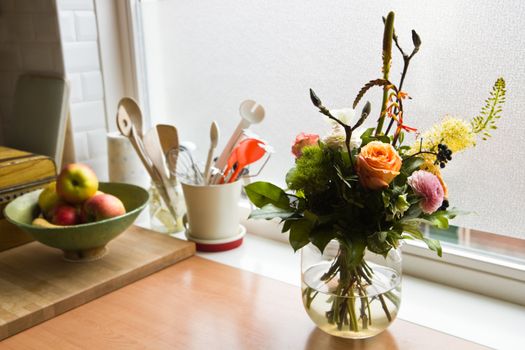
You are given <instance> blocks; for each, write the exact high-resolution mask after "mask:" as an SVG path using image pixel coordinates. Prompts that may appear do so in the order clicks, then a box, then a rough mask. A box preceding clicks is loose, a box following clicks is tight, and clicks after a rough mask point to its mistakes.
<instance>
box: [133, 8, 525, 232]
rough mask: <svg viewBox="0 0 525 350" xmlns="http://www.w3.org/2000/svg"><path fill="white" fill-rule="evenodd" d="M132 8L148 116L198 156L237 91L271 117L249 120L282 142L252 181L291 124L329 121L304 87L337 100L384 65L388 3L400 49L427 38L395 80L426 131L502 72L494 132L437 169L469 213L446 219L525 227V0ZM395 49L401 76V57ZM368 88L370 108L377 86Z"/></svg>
mask: <svg viewBox="0 0 525 350" xmlns="http://www.w3.org/2000/svg"><path fill="white" fill-rule="evenodd" d="M142 7H143V15H144V23H145V42H146V54H147V55H146V58H147V61H148V74H149V83H150V96H151V111H152V118H153V120H155V121H156V122H164V121H168V122H171V123H175V124H176V125H177V127H178V128H179V130H180V132H181V134H182V138H183V139H189V140H193V141H196V142H197V143H198V145H199V147H200V149H199V151H200V153H199V155H200V158H201V159H203V158H204V154H205V152H206V148H207V146H208V126H209V122H210V121H211V120H212V119H217V120H219V122H220V127H221V131H222V136H223V138H222V141H223V142H224V140H225V139H226V138H227V137H228V134H229V132H231V131H232V130H233V128H234V125H235V124H236V123H237V121H238V118H239V117H238V112H237V108H238V105H239V103H240V101H242V100H243V99H245V98H253V99H255V100H257V101H259V102H260V103H262V104H263V105H264V106H265V108H266V111H267V118H266V120H265V121H264V124H263V125H261V126H259V127H256V128H254V130H255V131H257V132H258V133H259V134H260V135H262V136H263V137H264V138H266V139H268V140H269V141H270V143H271V144H273V146H275V148H276V149H277V150H278V152H279V153H278V154H277V155H275V156H274V157H273V158H272V161H271V163H270V165H269V166H268V167H267V169H266V171H265V172H264V174H263V175H262V176H261V179H266V180H270V181H273V182H277V183H283V178H284V174H285V171H286V170H287V169H288V168H289V167H290V166H292V164H293V159H292V157H291V155H290V152H289V148H290V145H291V143H292V141H293V139H294V137H295V135H296V134H297V133H299V132H301V131H305V132H317V133H321V134H322V133H324V132H326V131H327V127H326V124H325V123H324V122H323V121H322V117H321V116H320V115H319V114H318V113H317V112H316V110H315V108H314V107H313V106H312V105H311V103H310V101H309V97H308V88H310V87H312V88H314V89H315V90H316V91H317V93H318V94H319V96H320V97H321V98H322V99H323V101H324V102H325V104H326V105H327V106H329V107H330V108H341V107H346V106H350V105H351V103H352V101H353V98H354V96H355V95H356V93H357V92H358V91H359V89H360V87H361V86H362V85H363V84H364V83H365V82H367V81H368V80H370V79H373V78H377V77H379V76H380V66H381V55H380V52H381V40H382V30H383V25H382V22H381V16H382V15H385V14H386V13H387V12H388V11H389V10H394V11H395V12H396V30H397V33H398V35H399V37H400V40H401V43H402V44H403V46H404V47H406V48H407V50H408V48H409V47H410V43H411V41H410V30H411V29H416V30H417V31H418V33H419V34H420V36H421V38H422V41H423V45H422V47H421V51H420V53H419V54H418V55H417V56H416V57H415V59H414V60H413V64H412V67H411V71H410V73H409V76H408V78H407V80H406V83H405V89H406V91H408V93H409V94H410V95H411V96H412V97H413V100H412V101H410V102H408V103H406V113H407V114H406V119H405V121H406V122H407V124H409V125H411V126H415V127H418V128H420V129H421V130H424V129H425V128H426V127H428V126H429V125H431V124H432V123H433V122H435V121H437V120H438V118H440V117H442V116H443V115H445V114H447V113H450V114H453V115H457V116H463V117H465V118H470V117H472V116H474V115H475V114H476V113H478V111H479V109H480V108H481V105H482V103H483V101H484V99H485V98H486V97H487V94H488V92H489V90H490V88H491V87H492V84H493V83H494V81H495V80H496V78H497V77H499V76H504V77H505V78H506V80H507V88H508V95H507V104H506V105H505V107H504V116H505V117H504V119H502V120H501V121H500V122H499V129H498V130H497V131H495V132H494V138H493V139H492V140H490V141H489V142H486V143H480V144H479V146H478V147H477V148H476V149H475V150H471V151H469V152H468V153H465V154H462V155H457V156H456V157H455V159H454V162H453V163H452V164H451V165H450V166H449V167H447V169H446V171H445V174H444V175H445V178H446V181H447V182H448V184H449V187H450V193H451V198H450V199H451V202H452V205H454V206H457V207H460V208H462V209H465V210H471V211H473V212H475V214H472V215H468V216H463V217H461V218H459V219H458V220H456V221H455V223H456V224H459V225H465V226H467V227H471V228H477V229H481V230H485V231H489V232H496V233H501V234H507V235H512V236H517V237H525V217H524V216H523V215H522V209H521V203H522V199H523V197H524V196H525V180H524V179H525V167H523V165H522V164H523V162H524V160H525V155H524V154H523V151H522V150H523V149H525V138H524V137H523V135H524V133H525V118H524V117H523V110H524V109H525V96H524V92H523V91H524V89H523V86H525V69H524V66H523V65H524V62H525V50H524V47H525V36H524V32H523V30H524V28H525V3H523V2H522V1H519V0H512V1H506V2H488V1H462V2H458V1H455V0H443V1H439V2H438V1H434V2H426V1H406V0H405V1H399V0H397V1H386V0H382V1H373V2H371V1H343V0H336V1H305V0H290V1H256V0H249V1H238V0H224V1H221V2H217V1H198V2H197V1H194V2H189V1H182V0H166V1H146V2H143V3H142ZM394 57H395V58H394V69H393V74H392V77H398V74H399V71H400V68H401V62H400V56H399V55H398V54H397V52H396V53H395V56H394ZM392 79H393V80H397V78H392ZM368 98H369V99H371V102H372V104H373V109H374V114H377V112H378V109H379V104H380V97H379V94H378V93H375V94H371V95H369V96H368ZM223 144H224V143H221V145H223Z"/></svg>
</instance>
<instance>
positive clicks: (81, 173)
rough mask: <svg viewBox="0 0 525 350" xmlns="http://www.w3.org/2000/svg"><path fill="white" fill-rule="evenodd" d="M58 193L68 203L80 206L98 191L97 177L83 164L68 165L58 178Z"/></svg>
mask: <svg viewBox="0 0 525 350" xmlns="http://www.w3.org/2000/svg"><path fill="white" fill-rule="evenodd" d="M56 187H57V193H58V195H59V196H60V198H62V199H63V200H65V201H66V202H68V203H71V204H80V203H82V202H84V201H85V200H86V199H88V198H91V197H92V196H93V195H94V194H95V193H96V192H97V190H98V179H97V175H96V174H95V172H94V171H93V170H91V168H90V167H88V166H87V165H84V164H81V163H72V164H68V165H66V166H65V167H64V168H63V169H62V171H61V172H60V175H58V178H57V185H56Z"/></svg>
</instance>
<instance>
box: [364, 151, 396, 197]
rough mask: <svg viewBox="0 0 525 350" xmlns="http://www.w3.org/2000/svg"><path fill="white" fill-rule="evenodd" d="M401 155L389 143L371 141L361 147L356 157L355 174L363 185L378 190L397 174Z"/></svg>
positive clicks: (386, 185)
mask: <svg viewBox="0 0 525 350" xmlns="http://www.w3.org/2000/svg"><path fill="white" fill-rule="evenodd" d="M399 169H401V157H400V156H399V154H397V152H396V150H395V149H394V147H392V145H391V144H389V143H383V142H380V141H372V142H370V143H369V144H367V145H366V146H364V147H363V148H361V152H359V155H358V157H357V175H359V181H360V182H361V185H363V187H366V188H369V189H371V190H379V189H384V188H387V187H388V184H390V183H391V182H392V180H394V178H395V177H396V176H397V175H399Z"/></svg>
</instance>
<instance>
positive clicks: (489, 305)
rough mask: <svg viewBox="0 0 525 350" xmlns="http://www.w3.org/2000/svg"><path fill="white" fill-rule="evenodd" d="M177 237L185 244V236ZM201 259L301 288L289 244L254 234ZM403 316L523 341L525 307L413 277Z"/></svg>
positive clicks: (489, 340) (477, 336)
mask: <svg viewBox="0 0 525 350" xmlns="http://www.w3.org/2000/svg"><path fill="white" fill-rule="evenodd" d="M175 237H178V238H182V239H185V238H184V234H182V233H179V234H177V235H175ZM197 255H198V256H201V257H204V258H206V259H210V260H213V261H216V262H220V263H223V264H226V265H229V266H233V267H236V268H239V269H242V270H246V271H250V272H253V273H257V274H260V275H262V276H265V277H269V278H273V279H276V280H279V281H282V282H285V283H289V284H292V285H296V286H299V285H300V254H299V253H297V254H294V253H293V250H292V249H291V248H290V246H289V245H288V244H286V243H283V242H278V241H274V240H270V239H268V238H263V237H260V236H256V235H251V234H248V235H246V237H245V240H244V243H243V245H241V246H240V247H239V248H236V249H234V250H230V251H227V252H220V253H201V252H199V253H197ZM298 297H300V295H299V294H298ZM398 317H399V318H400V319H403V320H407V321H410V322H413V323H416V324H420V325H423V326H426V327H429V328H432V329H436V330H439V331H441V332H444V333H447V334H451V335H454V336H457V337H460V338H463V339H467V340H470V341H473V342H476V343H479V344H482V345H485V346H489V347H493V348H497V349H516V346H517V344H521V343H522V342H523V335H522V332H523V331H522V328H523V324H525V307H523V306H519V305H516V304H512V303H508V302H504V301H501V300H497V299H493V298H489V297H485V296H482V295H479V294H475V293H471V292H466V291H463V290H460V289H457V288H452V287H448V286H444V285H441V284H437V283H433V282H428V281H425V280H423V279H419V278H415V277H412V276H406V275H405V276H403V298H402V306H401V309H400V312H399V314H398Z"/></svg>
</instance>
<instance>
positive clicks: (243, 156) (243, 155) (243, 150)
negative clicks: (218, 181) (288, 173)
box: [225, 138, 266, 182]
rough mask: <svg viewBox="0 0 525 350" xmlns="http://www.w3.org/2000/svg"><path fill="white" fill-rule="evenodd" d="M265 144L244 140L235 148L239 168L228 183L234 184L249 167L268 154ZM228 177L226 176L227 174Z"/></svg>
mask: <svg viewBox="0 0 525 350" xmlns="http://www.w3.org/2000/svg"><path fill="white" fill-rule="evenodd" d="M264 146H265V144H264V143H263V142H262V141H261V140H257V139H253V138H252V139H246V140H243V141H242V142H241V143H239V145H238V146H237V147H235V150H234V151H235V154H236V157H237V162H236V163H237V168H236V169H235V171H234V172H233V174H232V176H230V179H229V180H228V182H234V181H235V180H236V179H237V176H239V174H240V173H241V171H242V169H244V168H245V167H246V166H247V165H250V164H252V163H255V162H256V161H258V160H259V159H261V158H262V157H263V156H264V155H265V154H266V149H265V148H264ZM225 175H226V174H225Z"/></svg>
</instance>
